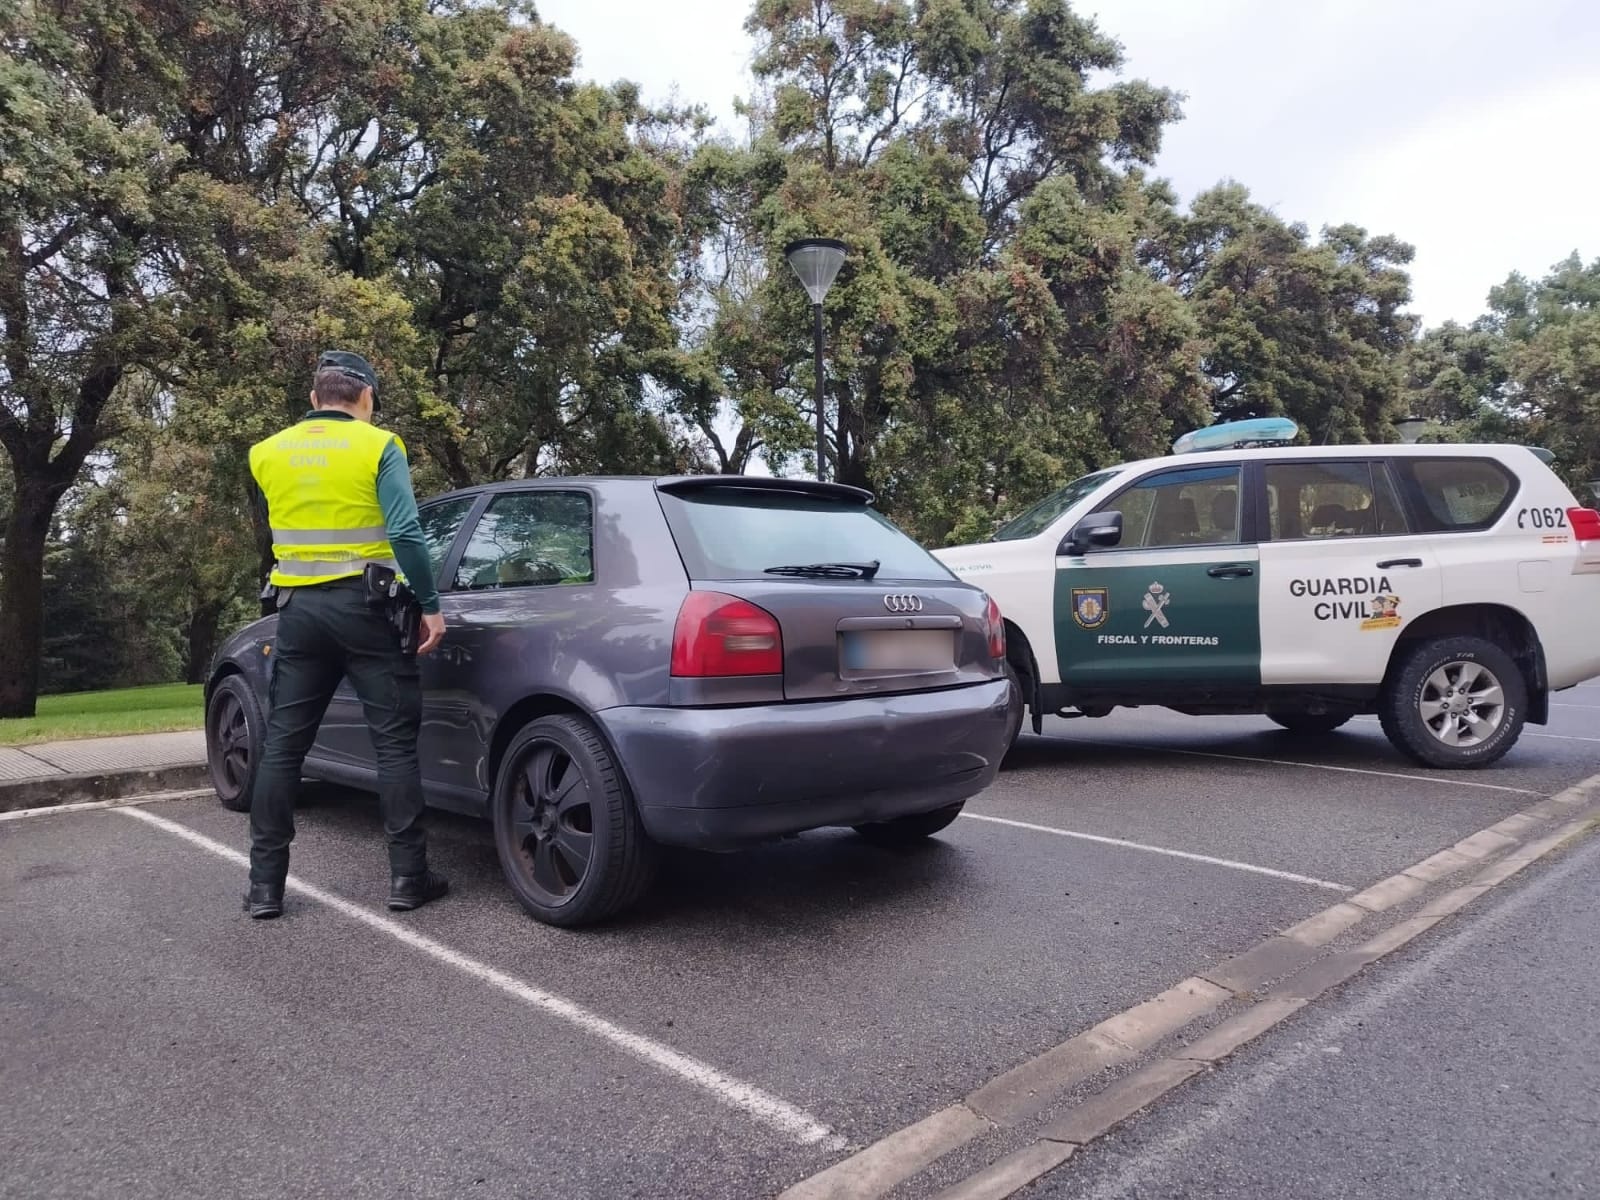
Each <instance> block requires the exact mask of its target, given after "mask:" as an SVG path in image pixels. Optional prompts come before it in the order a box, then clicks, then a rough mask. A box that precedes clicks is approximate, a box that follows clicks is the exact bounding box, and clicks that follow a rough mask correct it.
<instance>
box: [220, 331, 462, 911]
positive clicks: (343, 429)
mask: <svg viewBox="0 0 1600 1200" xmlns="http://www.w3.org/2000/svg"><path fill="white" fill-rule="evenodd" d="M377 408H378V376H377V373H376V372H374V371H373V369H372V366H371V364H370V363H368V362H367V360H366V359H364V358H362V357H361V356H360V355H358V354H351V353H348V352H347V351H343V350H330V351H328V352H327V353H325V354H323V355H322V358H321V360H320V361H319V362H318V363H317V374H316V380H315V382H314V384H313V386H312V392H311V409H312V411H311V412H309V413H307V414H306V416H305V419H304V420H302V421H301V422H300V423H299V424H297V425H292V426H290V427H289V428H288V429H285V430H284V431H283V432H282V433H279V434H276V435H275V436H273V437H269V438H267V439H266V440H265V441H263V442H259V443H257V444H256V445H255V446H253V447H251V450H250V473H251V475H253V476H254V477H255V481H256V484H257V485H258V486H259V487H260V489H261V492H262V494H263V495H264V496H265V498H266V503H267V512H268V519H269V522H270V524H271V526H272V552H273V554H274V555H275V556H276V558H277V564H276V566H275V567H274V568H273V571H272V579H271V584H272V587H273V588H274V589H276V593H277V604H278V633H277V638H276V641H275V642H274V644H273V646H272V660H273V667H272V686H271V712H270V714H269V716H268V718H267V744H266V748H265V750H264V751H263V752H262V756H261V762H260V765H259V766H258V767H257V769H256V776H255V786H254V789H253V791H252V793H251V799H250V890H249V892H248V893H247V894H246V896H245V909H246V911H247V912H249V914H250V915H251V916H252V917H254V918H257V919H261V918H270V917H276V916H280V915H281V914H282V913H283V884H284V878H285V876H287V875H288V873H289V843H290V841H291V840H292V839H293V838H294V806H295V798H296V793H297V792H298V790H299V784H300V768H301V765H302V764H303V762H304V761H305V757H306V753H307V752H308V751H309V750H310V749H311V744H312V742H313V741H314V740H315V739H316V734H317V727H318V725H319V724H320V723H321V721H322V715H323V713H324V712H325V711H326V709H327V707H328V702H329V701H330V700H331V699H332V698H333V693H334V690H335V689H336V688H337V687H338V686H339V681H340V680H341V679H343V678H344V677H346V676H348V677H349V679H350V683H351V685H352V686H353V687H354V688H355V691H356V695H357V696H358V697H360V699H361V704H362V708H363V709H364V710H365V712H366V718H367V728H368V729H369V730H370V731H371V733H372V745H373V749H374V750H376V752H377V760H378V801H379V806H380V808H381V810H382V813H383V825H384V833H385V834H386V835H387V837H388V842H389V869H390V877H391V878H390V885H389V907H390V908H391V909H395V910H401V911H403V910H409V909H414V908H417V907H419V906H421V905H423V904H426V903H428V902H429V901H430V900H437V899H438V898H439V897H440V896H443V895H444V894H445V892H446V891H448V890H449V883H448V882H447V881H446V880H445V878H444V877H443V876H442V875H439V874H437V873H436V872H433V871H430V870H429V869H428V863H427V841H426V835H425V833H424V831H423V802H422V773H421V769H420V766H419V764H418V761H417V734H418V732H419V730H420V727H421V721H422V691H421V686H420V682H419V676H418V671H417V660H416V658H415V657H414V656H413V655H412V654H408V653H405V652H404V651H403V650H402V648H401V643H400V638H399V635H398V634H397V633H396V631H395V629H394V627H393V626H392V625H391V624H390V623H389V621H388V620H387V618H386V615H385V613H384V612H383V610H382V609H379V608H374V607H371V606H370V605H369V604H368V603H367V595H366V587H365V583H364V580H363V573H364V571H365V569H366V565H367V564H368V563H380V564H383V565H386V566H389V567H394V568H397V569H398V570H399V572H400V573H401V574H402V575H403V576H404V577H405V580H406V582H407V584H408V585H409V586H410V588H411V589H412V591H413V592H414V594H415V596H416V599H417V601H418V603H419V604H420V605H421V607H422V612H423V616H422V630H421V635H420V642H419V644H418V646H417V649H416V652H417V653H418V654H427V653H429V652H430V651H432V650H433V649H434V647H436V646H437V645H438V644H439V641H440V639H441V638H442V637H444V617H443V616H442V615H441V614H440V612H439V594H438V591H437V589H436V588H435V587H434V581H433V567H432V563H431V561H430V559H429V556H428V548H427V543H426V542H425V541H424V540H423V536H422V525H421V523H420V521H419V520H418V517H417V501H416V497H415V496H414V495H413V494H412V491H411V473H410V469H409V468H408V466H407V464H406V454H405V446H404V444H403V443H402V442H401V440H400V439H399V438H398V437H397V436H395V435H394V434H392V433H387V432H385V431H383V430H380V429H377V428H375V427H374V426H373V425H372V417H373V413H374V412H375V411H376V410H377Z"/></svg>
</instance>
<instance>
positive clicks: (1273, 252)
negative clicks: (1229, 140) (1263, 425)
mask: <svg viewBox="0 0 1600 1200" xmlns="http://www.w3.org/2000/svg"><path fill="white" fill-rule="evenodd" d="M1411 257H1412V250H1411V247H1410V246H1407V245H1405V244H1404V243H1402V242H1399V241H1397V240H1396V239H1394V238H1391V237H1368V235H1367V234H1366V232H1365V231H1364V230H1362V229H1358V228H1356V227H1355V226H1351V225H1343V226H1338V227H1333V228H1329V229H1325V230H1323V234H1322V239H1321V241H1320V242H1316V243H1313V242H1311V241H1310V239H1309V237H1308V235H1307V231H1306V228H1305V226H1303V225H1298V224H1288V223H1285V222H1284V221H1281V220H1279V219H1278V218H1277V217H1276V216H1274V215H1273V214H1272V213H1270V212H1268V211H1267V210H1266V209H1264V208H1262V207H1260V206H1259V205H1257V204H1254V203H1252V202H1251V201H1250V199H1249V195H1248V193H1247V192H1246V191H1245V189H1244V188H1242V187H1240V186H1239V185H1237V184H1227V185H1223V186H1221V187H1218V188H1215V189H1213V190H1212V191H1209V192H1207V193H1205V194H1203V195H1201V196H1199V197H1198V198H1197V199H1196V200H1195V202H1194V205H1193V208H1192V211H1191V213H1190V215H1189V216H1188V217H1187V218H1185V219H1180V220H1178V221H1176V222H1175V223H1173V224H1172V225H1171V227H1170V229H1169V230H1168V232H1167V235H1166V236H1165V238H1164V239H1163V242H1162V245H1161V249H1160V263H1161V268H1162V272H1163V275H1164V277H1165V278H1166V279H1167V280H1168V281H1169V282H1171V283H1172V284H1173V286H1174V287H1175V288H1176V289H1177V290H1178V291H1179V292H1180V294H1182V295H1184V296H1185V297H1186V298H1187V299H1188V300H1189V302H1190V306H1191V309H1192V311H1193V312H1194V315H1195V319H1196V320H1197V321H1198V323H1199V326H1200V330H1201V337H1202V342H1203V345H1204V352H1203V356H1202V360H1201V361H1202V369H1203V371H1204V372H1205V375H1206V377H1207V381H1208V388H1209V391H1210V397H1209V399H1210V406H1211V408H1212V410H1213V412H1214V413H1215V415H1216V418H1217V419H1218V420H1238V419H1242V418H1245V417H1261V416H1287V417H1291V418H1293V419H1294V420H1295V421H1297V422H1298V423H1299V424H1300V426H1301V429H1302V431H1303V432H1304V435H1305V436H1306V438H1307V439H1308V440H1309V441H1311V442H1312V443H1314V444H1328V443H1339V442H1367V441H1384V440H1388V438H1389V437H1390V431H1391V428H1392V425H1391V422H1392V421H1393V420H1394V419H1395V418H1396V417H1398V416H1401V415H1403V414H1402V413H1401V412H1400V408H1401V407H1403V403H1402V391H1403V386H1404V377H1403V373H1402V369H1401V362H1402V355H1403V353H1404V351H1405V350H1406V348H1407V346H1408V345H1409V343H1410V342H1411V340H1412V338H1413V336H1414V334H1415V327H1416V321H1415V318H1413V317H1411V316H1410V315H1408V314H1406V313H1405V312H1404V311H1403V309H1404V307H1405V305H1406V303H1407V302H1408V301H1409V300H1410V283H1409V280H1408V279H1407V277H1406V274H1405V271H1404V269H1403V268H1404V267H1405V265H1406V264H1407V263H1409V262H1410V261H1411Z"/></svg>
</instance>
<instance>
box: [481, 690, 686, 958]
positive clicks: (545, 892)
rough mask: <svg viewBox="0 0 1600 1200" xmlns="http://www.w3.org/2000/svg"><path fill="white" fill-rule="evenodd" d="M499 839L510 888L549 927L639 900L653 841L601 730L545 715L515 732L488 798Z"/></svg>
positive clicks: (649, 875) (584, 921)
mask: <svg viewBox="0 0 1600 1200" xmlns="http://www.w3.org/2000/svg"><path fill="white" fill-rule="evenodd" d="M491 808H492V812H493V817H494V844H495V850H496V852H497V853H498V855H499V858H500V869H501V870H502V871H503V872H504V873H505V877H506V882H507V884H508V885H510V888H511V892H512V895H514V896H515V897H516V898H517V902H518V903H519V904H521V905H522V907H523V908H524V909H525V910H526V911H527V912H528V914H529V915H530V916H532V917H534V918H536V919H537V920H539V921H542V922H544V923H545V924H547V925H559V926H564V927H567V928H572V927H576V926H580V925H592V924H595V923H596V922H598V921H603V920H605V919H606V918H607V917H610V916H614V915H615V914H617V913H620V912H622V911H623V910H624V909H626V908H628V907H629V906H630V905H632V904H634V903H635V902H636V901H637V900H638V899H639V898H640V897H641V896H642V895H643V894H644V893H645V891H646V890H647V889H648V888H649V886H650V884H651V882H652V881H653V880H654V878H655V870H656V861H657V848H656V846H655V845H654V843H652V842H651V841H650V839H649V838H648V837H647V836H646V835H645V832H644V825H643V823H642V822H641V821H640V820H639V811H638V808H637V806H636V805H635V804H634V801H633V793H632V791H631V790H630V789H629V787H628V781H627V779H626V778H625V777H624V776H623V773H622V769H621V768H620V767H619V766H618V764H617V761H616V759H615V758H614V757H613V756H612V754H611V750H610V748H609V747H608V746H607V745H606V743H605V740H604V739H603V738H602V737H601V736H600V734H599V732H598V731H597V730H596V729H595V728H594V726H593V725H591V724H590V723H589V722H588V721H585V720H583V719H582V718H580V717H575V716H550V717H540V718H539V719H538V720H536V721H533V722H531V723H530V724H528V725H527V726H525V727H524V728H523V729H521V730H520V731H519V732H518V733H517V735H516V736H515V737H514V738H512V740H511V744H510V745H509V746H508V747H506V752H505V756H504V758H503V759H502V760H501V764H500V771H499V774H498V775H497V777H496V779H495V787H494V792H493V794H492V796H491Z"/></svg>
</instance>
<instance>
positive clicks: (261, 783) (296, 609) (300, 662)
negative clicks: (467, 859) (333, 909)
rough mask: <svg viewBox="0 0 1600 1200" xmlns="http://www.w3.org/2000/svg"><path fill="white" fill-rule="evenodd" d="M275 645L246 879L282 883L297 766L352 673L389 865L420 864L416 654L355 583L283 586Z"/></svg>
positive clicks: (414, 868) (400, 868) (418, 867)
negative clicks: (372, 755) (367, 734)
mask: <svg viewBox="0 0 1600 1200" xmlns="http://www.w3.org/2000/svg"><path fill="white" fill-rule="evenodd" d="M288 591H289V599H288V603H287V604H286V605H285V606H284V607H283V608H282V609H280V610H279V612H278V633H277V637H276V639H275V640H274V642H273V646H272V664H273V665H272V682H271V691H270V695H271V701H270V704H271V711H270V712H269V713H268V716H267V744H266V749H265V750H264V751H263V753H262V756H261V764H260V766H259V767H258V768H257V770H256V775H255V785H254V787H253V789H252V791H251V796H250V882H252V883H282V882H283V879H284V876H286V875H287V874H288V872H289V843H290V842H291V841H292V840H293V839H294V806H295V799H296V796H297V794H298V792H299V787H300V769H301V766H302V765H303V764H304V762H305V757H306V754H307V753H308V752H309V751H310V749H311V745H312V743H313V742H314V741H315V740H316V737H317V727H318V726H319V725H320V724H321V723H322V717H323V714H324V713H325V712H326V711H327V708H328V702H329V701H330V700H332V699H333V693H334V691H335V690H336V689H337V688H338V686H339V681H340V680H341V679H343V678H345V677H346V676H349V679H350V684H351V686H352V687H353V688H355V692H356V695H357V696H358V697H359V698H360V700H361V705H362V708H363V709H364V710H365V712H366V718H367V728H368V729H369V730H370V731H371V734H372V747H373V750H374V751H375V752H376V755H377V765H378V804H379V808H380V810H381V811H382V814H383V828H384V833H385V834H386V835H387V837H388V841H389V867H390V870H391V871H392V873H394V874H396V875H418V874H421V873H422V872H423V871H424V870H425V869H426V867H427V835H426V833H425V831H424V826H423V812H424V809H423V802H422V769H421V765H420V764H419V762H418V759H417V735H418V733H419V732H420V731H421V727H422V687H421V682H420V678H419V675H418V670H417V660H416V658H415V657H414V656H412V655H408V654H403V653H401V650H400V640H399V636H398V635H397V634H396V633H395V631H394V629H393V627H392V626H390V624H389V623H388V621H387V620H385V619H384V615H383V613H382V612H381V611H380V610H378V609H375V608H372V607H370V606H369V605H368V604H367V599H366V590H365V588H364V586H363V585H362V582H361V580H360V579H359V578H356V579H342V580H339V581H338V582H336V583H330V584H322V585H317V586H310V587H297V588H292V589H288Z"/></svg>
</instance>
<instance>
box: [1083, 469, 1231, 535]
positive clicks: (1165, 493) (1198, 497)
mask: <svg viewBox="0 0 1600 1200" xmlns="http://www.w3.org/2000/svg"><path fill="white" fill-rule="evenodd" d="M1243 494H1244V489H1243V487H1241V470H1240V468H1239V467H1238V466H1237V465H1235V466H1216V467H1183V468H1179V469H1177V470H1172V471H1162V472H1160V473H1158V474H1155V475H1151V476H1148V477H1147V478H1144V479H1141V480H1140V481H1139V482H1138V483H1136V484H1134V485H1133V486H1132V487H1130V488H1128V489H1127V490H1126V491H1124V492H1122V493H1121V494H1120V495H1118V496H1117V497H1116V498H1115V499H1113V500H1110V501H1107V502H1106V503H1105V504H1104V505H1102V506H1101V507H1102V508H1104V509H1108V510H1109V509H1115V510H1117V511H1119V512H1121V513H1122V541H1121V542H1120V543H1119V544H1118V546H1117V548H1118V549H1120V550H1144V549H1156V548H1160V547H1182V546H1229V545H1237V544H1238V542H1239V516H1240V506H1239V498H1240V497H1241V496H1242V495H1243Z"/></svg>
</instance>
